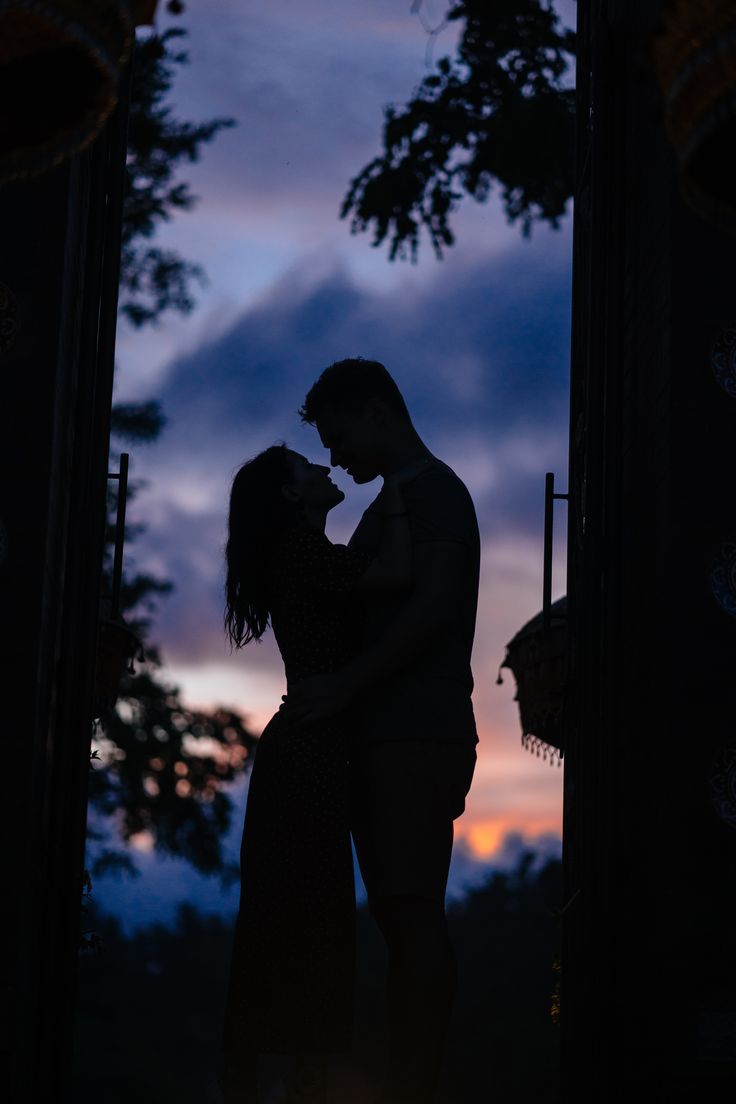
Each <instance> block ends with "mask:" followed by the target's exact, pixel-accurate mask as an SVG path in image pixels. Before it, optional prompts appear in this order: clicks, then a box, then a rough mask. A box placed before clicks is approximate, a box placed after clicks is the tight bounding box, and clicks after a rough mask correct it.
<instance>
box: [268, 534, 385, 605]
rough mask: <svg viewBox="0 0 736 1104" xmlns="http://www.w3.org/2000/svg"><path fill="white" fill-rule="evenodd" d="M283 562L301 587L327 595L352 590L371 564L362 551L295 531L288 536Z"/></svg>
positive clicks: (316, 535) (320, 535)
mask: <svg viewBox="0 0 736 1104" xmlns="http://www.w3.org/2000/svg"><path fill="white" fill-rule="evenodd" d="M286 553H287V555H286V559H287V562H288V563H289V567H290V569H291V571H292V572H293V574H294V576H295V578H296V579H297V580H298V581H299V582H300V584H301V585H302V586H305V587H309V588H311V589H313V590H319V591H322V592H324V593H328V594H348V593H350V591H352V590H354V589H355V588H356V586H357V585H358V583H359V582H360V579H361V578H362V576H363V575H364V574H365V572H366V571H367V569H368V567H369V566H370V565H371V563H372V562H373V558H374V557H373V556H372V555H371V554H370V553H369V552H368V551H366V550H364V549H359V548H348V547H346V545H344V544H332V543H331V541H329V540H328V539H327V537H326V536H325V535H324V533H317V532H315V531H313V530H294V531H293V532H292V533H291V534H290V538H289V541H288V547H287V549H286Z"/></svg>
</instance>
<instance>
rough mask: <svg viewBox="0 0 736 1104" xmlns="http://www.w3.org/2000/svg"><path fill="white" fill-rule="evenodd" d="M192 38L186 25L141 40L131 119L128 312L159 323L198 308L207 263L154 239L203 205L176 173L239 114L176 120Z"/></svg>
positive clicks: (125, 250)
mask: <svg viewBox="0 0 736 1104" xmlns="http://www.w3.org/2000/svg"><path fill="white" fill-rule="evenodd" d="M185 36H186V31H185V30H184V29H183V28H181V27H170V28H169V29H168V30H166V31H164V32H163V34H160V35H159V34H152V35H150V36H148V37H146V38H139V39H138V41H137V42H136V49H135V56H134V64H133V82H132V90H131V105H130V118H129V123H128V158H127V166H126V183H125V199H124V205H123V236H122V257H121V272H120V286H121V292H122V296H121V303H120V311H121V313H122V314H123V315H124V316H125V317H126V318H127V319H128V321H129V322H131V323H132V324H133V325H134V326H142V325H144V324H145V323H147V322H153V321H155V320H156V319H157V318H159V316H160V315H161V314H162V313H163V312H164V311H165V310H176V311H179V312H180V313H182V314H187V313H189V311H191V310H192V308H193V306H194V299H193V295H192V284H193V283H194V282H195V281H199V282H201V281H202V280H203V278H204V273H203V270H202V268H201V267H200V266H199V265H197V264H193V263H192V262H190V261H187V260H185V259H184V258H183V257H181V256H180V255H179V254H178V253H176V252H174V251H173V250H169V249H162V248H161V247H160V246H157V245H148V244H147V243H148V242H149V241H150V239H151V238H152V237H153V236H154V234H155V232H156V230H157V229H158V228H159V226H160V225H161V223H162V222H167V221H169V219H170V218H171V217H172V215H173V214H174V213H175V212H176V211H187V210H190V209H191V208H192V207H193V206H194V204H195V203H196V196H194V195H193V194H192V192H191V190H190V188H189V185H188V184H186V183H185V182H183V181H181V180H177V179H176V170H177V167H178V165H179V163H180V162H181V161H189V162H195V161H198V160H199V158H200V154H201V149H200V147H201V146H202V145H206V144H207V143H208V142H211V141H212V139H213V138H214V137H215V135H216V134H217V133H218V131H220V130H222V129H223V128H225V127H231V126H234V120H233V119H225V118H216V119H209V120H208V121H207V122H204V123H191V122H185V121H182V120H180V119H176V118H175V117H174V116H173V114H172V110H171V107H170V106H169V105H168V104H167V103H166V96H167V95H168V93H169V91H170V89H171V85H172V82H173V79H174V73H175V70H176V67H177V66H181V65H184V64H186V62H187V60H188V55H187V53H186V52H185V51H183V50H176V49H175V48H174V45H175V43H176V42H177V40H180V39H182V38H184V37H185Z"/></svg>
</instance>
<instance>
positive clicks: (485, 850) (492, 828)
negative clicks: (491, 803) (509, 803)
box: [455, 816, 562, 859]
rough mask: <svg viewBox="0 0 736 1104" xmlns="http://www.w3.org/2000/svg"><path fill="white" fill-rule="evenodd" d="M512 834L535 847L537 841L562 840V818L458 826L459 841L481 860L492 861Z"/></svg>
mask: <svg viewBox="0 0 736 1104" xmlns="http://www.w3.org/2000/svg"><path fill="white" fill-rule="evenodd" d="M511 833H518V834H519V835H522V836H523V837H524V839H525V840H526V841H527V842H528V843H529V844H532V843H533V841H534V838H535V837H539V836H542V835H546V834H550V835H555V836H558V837H561V836H562V825H561V823H560V820H559V818H554V819H553V818H551V817H545V818H544V819H542V818H539V819H535V818H533V817H532V818H529V819H526V818H525V819H524V820H523V821H522V822H521V823H519V817H518V816H515V817H491V818H489V819H487V820H478V821H475V822H472V821H471V822H468V823H464V822H463V821H462V820H461V821H459V822H458V823H457V824H456V828H455V838H456V839H458V840H460V839H461V840H463V841H464V842H465V843H467V844H468V846H469V847H470V849H471V851H472V852H473V854H474V856H475V857H476V858H478V859H491V858H493V857H494V856H495V855H496V854H498V852H499V851H500V850H501V848H502V846H503V842H504V840H505V839H506V837H507V836H508V835H509V834H511Z"/></svg>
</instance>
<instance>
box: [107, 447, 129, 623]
mask: <svg viewBox="0 0 736 1104" xmlns="http://www.w3.org/2000/svg"><path fill="white" fill-rule="evenodd" d="M128 460H129V454H128V453H127V452H122V453H121V454H120V472H119V474H118V475H117V476H115V478H116V479H117V480H118V510H117V518H116V521H115V558H114V560H113V567H112V610H111V613H110V616H111V617H117V616H118V615H119V613H120V587H121V584H122V579H123V546H124V544H125V507H126V504H127V500H128Z"/></svg>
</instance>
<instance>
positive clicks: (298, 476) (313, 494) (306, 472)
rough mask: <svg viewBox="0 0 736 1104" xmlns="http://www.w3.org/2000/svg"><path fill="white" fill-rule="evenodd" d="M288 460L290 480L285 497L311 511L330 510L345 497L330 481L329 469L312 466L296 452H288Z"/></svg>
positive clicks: (321, 466)
mask: <svg viewBox="0 0 736 1104" xmlns="http://www.w3.org/2000/svg"><path fill="white" fill-rule="evenodd" d="M289 459H290V462H291V468H292V480H291V482H290V483H288V484H287V485H286V486H285V487H284V493H285V494H286V495H287V497H289V498H291V499H292V500H293V501H298V502H303V503H304V505H305V506H306V507H307V508H308V509H312V510H331V509H332V507H333V506H337V505H338V503H340V502H342V500H343V499H344V498H345V495H344V493H343V491H341V490H340V488H339V487H338V486H337V485H336V484H335V483H333V482H332V480H331V479H330V469H329V468H327V467H324V466H323V465H322V464H313V463H312V462H311V461H310V460H307V458H306V456H302V455H301V454H300V453H298V452H289Z"/></svg>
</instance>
